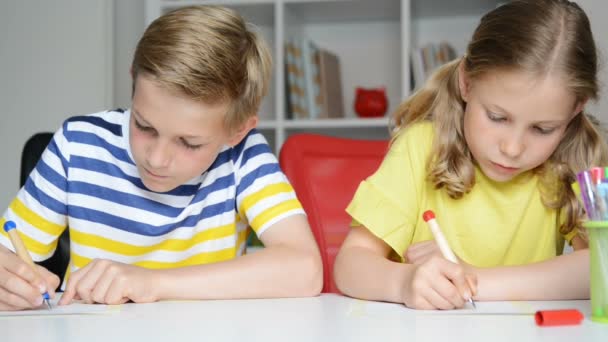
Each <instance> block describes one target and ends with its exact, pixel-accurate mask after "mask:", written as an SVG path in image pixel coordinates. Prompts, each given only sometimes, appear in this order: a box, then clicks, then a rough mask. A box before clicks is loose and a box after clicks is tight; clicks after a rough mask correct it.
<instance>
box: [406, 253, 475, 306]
mask: <svg viewBox="0 0 608 342" xmlns="http://www.w3.org/2000/svg"><path fill="white" fill-rule="evenodd" d="M411 266H413V267H415V270H414V272H413V273H412V275H411V277H409V278H407V279H406V280H405V283H404V284H403V292H402V298H403V303H404V304H405V305H406V306H407V307H409V308H412V309H422V310H434V309H441V310H448V309H455V308H461V307H463V306H464V304H465V303H466V301H467V300H468V299H469V298H471V297H472V296H473V295H475V293H476V292H477V285H476V284H477V278H476V277H475V275H472V274H467V273H466V270H465V268H464V267H463V266H462V265H459V264H455V263H453V262H450V261H448V260H446V259H445V258H443V257H441V256H439V255H433V256H431V257H430V258H428V259H427V260H425V261H424V262H423V263H421V264H418V265H411Z"/></svg>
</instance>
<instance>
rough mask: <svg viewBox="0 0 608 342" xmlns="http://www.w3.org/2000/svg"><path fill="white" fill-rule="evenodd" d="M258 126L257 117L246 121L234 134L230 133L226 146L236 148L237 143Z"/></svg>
mask: <svg viewBox="0 0 608 342" xmlns="http://www.w3.org/2000/svg"><path fill="white" fill-rule="evenodd" d="M257 125H258V116H257V115H254V116H252V117H250V118H249V119H247V121H245V123H244V124H242V125H241V127H239V128H238V129H237V130H236V131H235V132H232V134H231V135H230V138H229V139H228V145H230V146H231V147H234V146H236V145H237V144H238V143H240V142H241V140H243V138H244V137H245V136H246V135H247V133H249V131H251V130H252V129H254V128H255V126H257Z"/></svg>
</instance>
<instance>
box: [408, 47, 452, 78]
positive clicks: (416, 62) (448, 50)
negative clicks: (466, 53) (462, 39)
mask: <svg viewBox="0 0 608 342" xmlns="http://www.w3.org/2000/svg"><path fill="white" fill-rule="evenodd" d="M454 58H456V50H454V48H453V47H452V46H451V45H450V44H449V43H446V42H441V43H439V44H426V45H424V46H422V47H419V48H416V49H412V56H411V70H412V80H413V86H412V88H414V89H417V88H420V87H421V86H422V85H423V84H424V82H425V81H426V79H427V78H428V77H429V76H430V75H431V74H432V73H433V71H435V69H437V67H439V66H441V65H443V64H445V63H447V62H449V61H451V60H453V59H454Z"/></svg>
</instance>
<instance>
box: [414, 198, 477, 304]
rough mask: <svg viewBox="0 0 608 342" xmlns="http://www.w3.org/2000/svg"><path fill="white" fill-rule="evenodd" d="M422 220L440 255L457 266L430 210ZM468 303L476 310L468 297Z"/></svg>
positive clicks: (456, 260)
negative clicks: (427, 227) (431, 235)
mask: <svg viewBox="0 0 608 342" xmlns="http://www.w3.org/2000/svg"><path fill="white" fill-rule="evenodd" d="M422 218H423V219H424V221H425V222H426V223H427V224H428V225H429V228H430V229H431V233H433V236H434V237H435V241H436V242H437V245H438V246H439V250H440V251H441V254H443V257H444V258H446V259H448V260H449V261H451V262H453V263H455V264H458V263H459V262H458V258H456V255H454V252H452V250H451V249H450V245H449V244H448V240H447V239H446V238H445V236H444V235H443V233H442V232H441V228H439V223H437V220H435V213H433V211H432V210H427V211H425V212H424V214H422ZM469 287H472V286H471V284H469ZM468 301H469V303H471V305H473V307H474V308H477V306H476V305H475V302H474V301H473V298H471V297H469V299H468Z"/></svg>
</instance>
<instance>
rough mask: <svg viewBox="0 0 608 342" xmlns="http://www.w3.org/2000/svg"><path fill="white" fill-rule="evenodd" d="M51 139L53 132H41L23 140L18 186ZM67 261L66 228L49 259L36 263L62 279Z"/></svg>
mask: <svg viewBox="0 0 608 342" xmlns="http://www.w3.org/2000/svg"><path fill="white" fill-rule="evenodd" d="M51 139H53V133H50V132H42V133H36V134H34V135H33V136H31V137H30V138H29V139H28V140H27V141H26V142H25V146H23V151H22V153H21V175H20V177H19V185H20V186H23V185H24V184H25V182H26V181H27V178H28V177H29V175H30V173H31V172H32V170H34V168H35V167H36V164H38V161H39V160H40V157H41V156H42V152H44V150H45V149H46V147H47V145H48V144H49V142H50V141H51ZM69 261H70V235H69V232H68V229H66V230H65V231H64V232H63V234H61V236H60V237H59V241H58V242H57V249H56V250H55V253H54V254H53V255H52V256H51V257H50V258H49V259H47V260H44V261H42V262H39V263H38V264H40V265H42V266H44V267H45V268H46V269H48V270H49V271H51V272H53V273H55V274H56V275H57V276H58V277H59V280H60V281H63V277H64V275H65V272H66V270H67V267H68V263H69Z"/></svg>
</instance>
